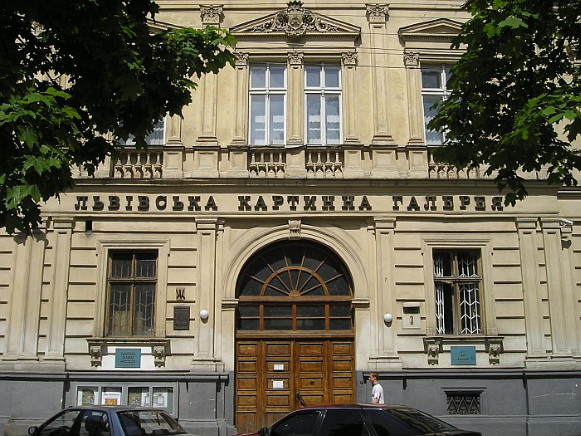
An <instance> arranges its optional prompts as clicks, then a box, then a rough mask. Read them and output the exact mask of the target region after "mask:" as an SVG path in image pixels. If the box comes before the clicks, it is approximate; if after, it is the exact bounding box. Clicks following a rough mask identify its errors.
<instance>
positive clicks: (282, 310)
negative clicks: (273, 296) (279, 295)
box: [264, 306, 292, 317]
mask: <svg viewBox="0 0 581 436" xmlns="http://www.w3.org/2000/svg"><path fill="white" fill-rule="evenodd" d="M264 316H269V317H289V316H292V307H291V306H264Z"/></svg>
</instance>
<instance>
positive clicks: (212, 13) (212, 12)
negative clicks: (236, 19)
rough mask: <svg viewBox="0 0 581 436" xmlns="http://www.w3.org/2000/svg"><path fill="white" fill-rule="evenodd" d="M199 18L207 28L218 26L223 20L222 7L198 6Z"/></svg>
mask: <svg viewBox="0 0 581 436" xmlns="http://www.w3.org/2000/svg"><path fill="white" fill-rule="evenodd" d="M200 16H201V17H202V24H205V25H207V26H219V25H220V22H221V21H222V19H223V18H224V13H223V7H222V5H205V6H200Z"/></svg>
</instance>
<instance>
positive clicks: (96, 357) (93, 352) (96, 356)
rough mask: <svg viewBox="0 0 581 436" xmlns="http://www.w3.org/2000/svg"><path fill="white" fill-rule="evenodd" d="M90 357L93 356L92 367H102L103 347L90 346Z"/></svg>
mask: <svg viewBox="0 0 581 436" xmlns="http://www.w3.org/2000/svg"><path fill="white" fill-rule="evenodd" d="M89 356H91V366H101V362H102V360H103V346H102V345H89Z"/></svg>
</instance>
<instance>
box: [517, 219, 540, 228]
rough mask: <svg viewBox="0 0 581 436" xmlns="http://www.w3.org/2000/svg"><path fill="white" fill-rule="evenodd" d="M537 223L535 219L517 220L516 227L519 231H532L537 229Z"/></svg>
mask: <svg viewBox="0 0 581 436" xmlns="http://www.w3.org/2000/svg"><path fill="white" fill-rule="evenodd" d="M538 221H539V220H538V219H537V218H517V219H516V227H517V229H519V230H521V229H522V230H524V229H527V230H534V229H536V228H537V224H538Z"/></svg>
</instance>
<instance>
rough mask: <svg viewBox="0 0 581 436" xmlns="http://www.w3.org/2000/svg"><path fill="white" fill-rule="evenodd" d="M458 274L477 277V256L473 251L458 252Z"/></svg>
mask: <svg viewBox="0 0 581 436" xmlns="http://www.w3.org/2000/svg"><path fill="white" fill-rule="evenodd" d="M458 275H459V276H460V277H478V257H477V256H476V254H475V253H470V252H460V253H458Z"/></svg>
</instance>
